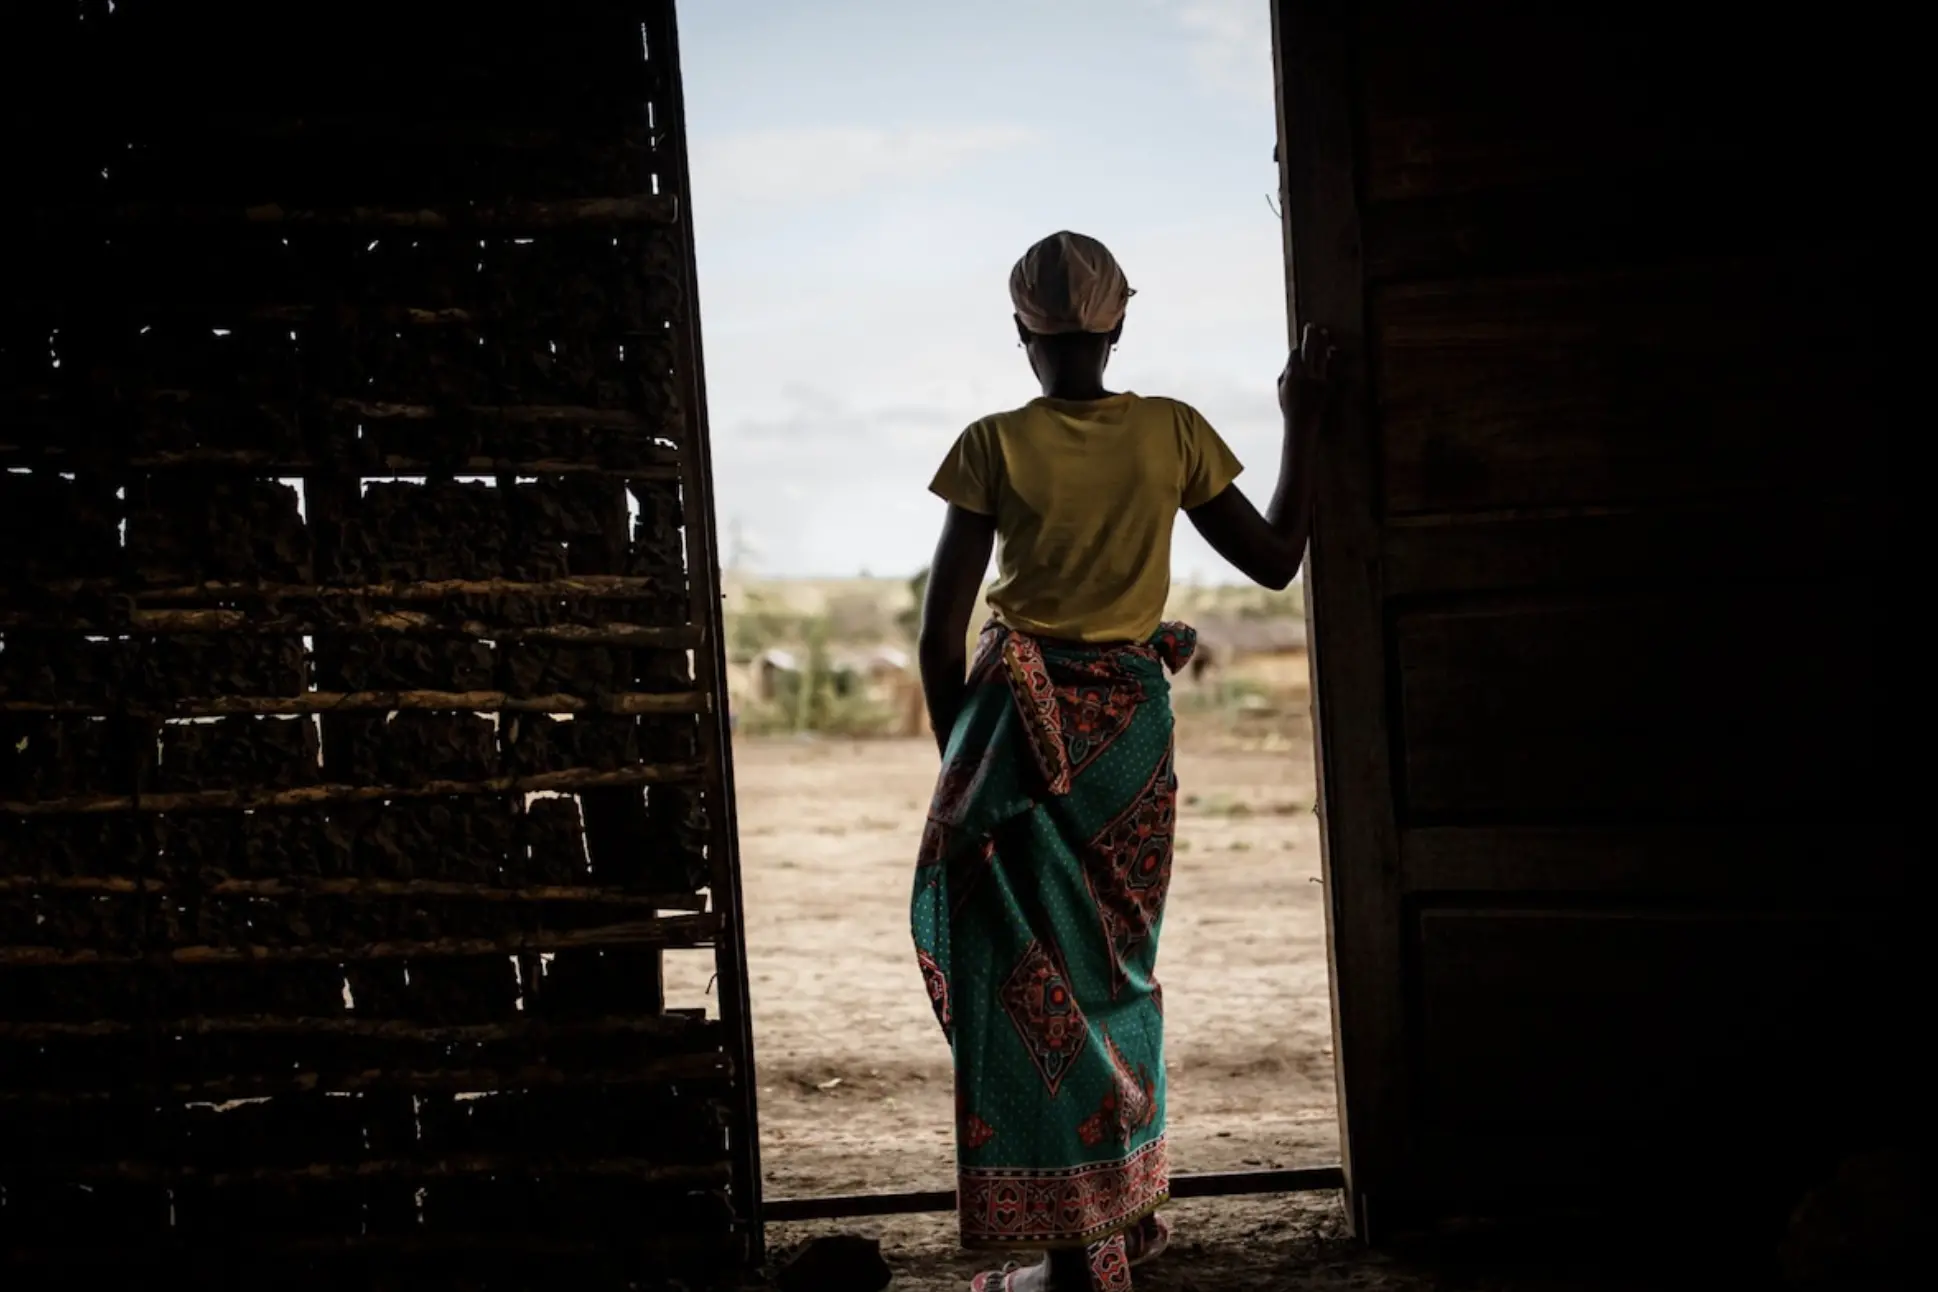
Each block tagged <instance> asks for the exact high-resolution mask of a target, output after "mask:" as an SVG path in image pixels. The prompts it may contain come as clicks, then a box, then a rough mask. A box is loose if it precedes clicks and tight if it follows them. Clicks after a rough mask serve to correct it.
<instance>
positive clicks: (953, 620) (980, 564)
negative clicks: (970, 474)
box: [916, 506, 996, 753]
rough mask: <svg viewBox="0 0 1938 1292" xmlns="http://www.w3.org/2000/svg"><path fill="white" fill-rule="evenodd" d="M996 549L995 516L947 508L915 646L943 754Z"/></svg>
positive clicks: (963, 684) (959, 707)
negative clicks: (974, 621) (972, 623)
mask: <svg viewBox="0 0 1938 1292" xmlns="http://www.w3.org/2000/svg"><path fill="white" fill-rule="evenodd" d="M995 545H996V518H995V517H994V516H984V515H982V514H980V513H979V512H973V511H970V510H969V509H968V508H966V507H956V506H951V507H950V508H949V514H948V516H947V517H945V518H944V519H943V521H942V537H941V538H939V539H937V540H936V544H935V560H934V561H933V562H932V563H931V564H930V566H929V585H928V589H927V590H926V592H924V594H923V596H922V632H921V640H920V643H919V645H918V646H917V648H916V654H917V658H918V659H919V660H920V661H921V667H922V698H923V699H924V700H925V701H926V702H927V704H928V706H929V725H930V726H931V727H933V728H934V729H935V743H936V747H937V748H938V749H940V750H942V751H944V752H945V753H946V752H947V750H948V748H949V733H950V732H951V731H953V730H954V729H955V725H956V715H957V714H958V713H960V712H961V711H962V698H963V695H964V694H965V692H966V690H967V680H968V673H969V661H968V658H967V655H968V643H969V619H970V616H972V615H974V614H975V613H976V598H977V597H978V596H979V595H980V594H981V592H982V580H983V575H985V574H987V573H988V572H989V554H990V552H991V551H993V550H994V548H995Z"/></svg>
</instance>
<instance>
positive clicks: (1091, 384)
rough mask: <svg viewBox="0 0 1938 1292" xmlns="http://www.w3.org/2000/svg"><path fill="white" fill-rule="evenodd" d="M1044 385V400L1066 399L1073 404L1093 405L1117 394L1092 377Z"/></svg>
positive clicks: (1047, 382) (1051, 382) (1053, 381)
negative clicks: (1092, 403)
mask: <svg viewBox="0 0 1938 1292" xmlns="http://www.w3.org/2000/svg"><path fill="white" fill-rule="evenodd" d="M1041 384H1042V387H1043V398H1045V399H1066V400H1069V401H1070V402H1072V403H1078V404H1084V403H1091V402H1094V401H1096V400H1099V399H1109V398H1110V397H1111V396H1112V395H1113V394H1115V393H1116V392H1114V391H1109V390H1105V389H1104V383H1103V382H1102V381H1101V380H1099V379H1097V378H1095V377H1090V378H1086V379H1083V380H1061V381H1058V380H1051V381H1045V382H1043V383H1041Z"/></svg>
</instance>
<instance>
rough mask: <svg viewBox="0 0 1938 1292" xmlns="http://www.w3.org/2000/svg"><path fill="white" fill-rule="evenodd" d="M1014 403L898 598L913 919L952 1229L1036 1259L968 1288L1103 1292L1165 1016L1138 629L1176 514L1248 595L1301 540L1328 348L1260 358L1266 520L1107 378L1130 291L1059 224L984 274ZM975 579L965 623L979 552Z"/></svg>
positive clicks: (1228, 457) (1166, 847) (1216, 453)
mask: <svg viewBox="0 0 1938 1292" xmlns="http://www.w3.org/2000/svg"><path fill="white" fill-rule="evenodd" d="M1009 286H1010V298H1011V301H1012V303H1013V304H1014V306H1015V310H1016V330H1017V336H1018V339H1019V343H1020V345H1021V347H1022V348H1023V350H1024V351H1025V352H1026V353H1027V354H1028V356H1029V361H1030V368H1031V370H1032V371H1034V372H1035V374H1036V377H1037V380H1038V381H1039V382H1040V383H1041V386H1042V390H1043V394H1042V397H1041V398H1038V399H1033V400H1031V401H1030V402H1029V403H1028V404H1025V405H1024V406H1023V407H1021V408H1019V409H1016V410H1014V411H1011V412H1006V413H998V414H996V415H995V416H993V417H987V418H984V419H983V420H981V421H979V422H976V423H975V424H974V425H972V426H970V427H969V428H968V429H967V430H966V431H964V432H963V433H962V435H961V436H960V438H958V439H957V441H956V443H955V446H954V448H953V449H952V450H951V451H950V453H949V455H948V457H947V458H946V460H945V461H944V462H943V464H942V467H941V469H940V470H939V471H937V473H936V475H935V480H934V483H933V484H932V485H931V486H930V487H931V489H932V490H933V492H935V493H936V494H937V495H939V496H940V497H941V498H942V500H943V501H944V502H946V503H948V504H949V510H948V516H947V519H946V520H944V522H943V526H942V537H941V540H940V541H939V543H938V544H937V546H936V552H935V559H934V562H933V565H932V567H931V572H930V576H929V583H928V589H927V592H926V595H925V599H924V604H923V611H922V631H921V663H922V685H923V690H924V693H925V696H926V699H927V703H928V711H929V718H930V722H931V725H932V726H933V728H934V730H935V734H936V739H937V741H938V743H939V744H940V746H941V749H942V763H943V766H942V774H941V777H940V779H939V781H938V782H937V785H936V791H935V797H934V800H933V802H932V803H931V805H930V808H929V816H928V824H927V827H926V828H925V830H924V832H923V838H922V847H921V855H920V857H919V859H918V861H917V869H916V877H915V894H914V900H913V907H912V917H913V925H914V933H915V945H916V953H917V959H918V961H919V963H920V965H921V969H922V975H923V979H924V981H925V982H926V984H927V987H928V991H929V999H930V1002H931V1003H932V1004H933V1006H934V1007H935V1013H936V1017H937V1019H938V1020H940V1022H941V1024H942V1028H943V1031H944V1033H945V1034H946V1035H947V1036H948V1039H949V1044H950V1048H951V1050H952V1052H953V1054H954V1058H955V1088H956V1110H957V1112H956V1161H957V1206H958V1218H959V1221H960V1224H961V1230H962V1239H963V1243H964V1245H965V1246H967V1247H970V1248H972V1249H995V1250H1007V1251H1037V1252H1045V1253H1047V1255H1046V1256H1045V1258H1044V1259H1043V1260H1042V1261H1041V1262H1039V1263H1037V1264H1034V1265H1031V1266H1028V1267H1026V1268H1020V1269H1019V1268H1016V1267H1015V1266H1013V1265H1012V1266H1010V1267H1007V1268H1005V1269H1004V1270H1002V1271H997V1272H992V1273H987V1274H982V1275H978V1276H977V1278H976V1280H975V1282H974V1283H973V1284H972V1287H973V1288H974V1289H975V1292H1005V1290H1006V1292H1050V1290H1051V1289H1059V1290H1061V1289H1069V1290H1072V1292H1082V1290H1084V1289H1120V1288H1129V1287H1130V1286H1131V1273H1130V1270H1131V1267H1132V1266H1133V1265H1136V1264H1141V1263H1142V1262H1143V1261H1145V1260H1148V1259H1150V1258H1151V1257H1153V1256H1156V1255H1157V1254H1158V1252H1159V1251H1161V1250H1162V1249H1163V1247H1164V1245H1165V1243H1166V1242H1167V1240H1168V1236H1169V1228H1168V1226H1167V1225H1165V1224H1164V1222H1163V1221H1162V1220H1161V1219H1160V1218H1159V1217H1158V1215H1157V1209H1158V1208H1159V1207H1160V1206H1161V1205H1163V1204H1164V1203H1165V1202H1166V1201H1167V1200H1168V1198H1169V1196H1170V1174H1169V1166H1168V1163H1167V1161H1166V1156H1165V1138H1164V1046H1163V1035H1164V1007H1163V996H1162V993H1161V991H1160V989H1159V987H1158V983H1157V979H1156V977H1155V976H1154V974H1153V969H1154V965H1155V961H1156V957H1157V942H1158V932H1159V929H1160V926H1161V924H1162V921H1163V915H1164V899H1165V893H1166V890H1167V889H1168V887H1169V883H1170V877H1171V842H1172V826H1173V821H1174V819H1175V813H1176V806H1177V778H1176V776H1175V774H1174V772H1173V770H1172V739H1171V734H1172V719H1171V704H1170V682H1169V679H1168V677H1167V670H1168V671H1169V672H1176V671H1177V670H1178V669H1179V668H1181V667H1182V666H1183V665H1184V664H1185V662H1186V661H1187V660H1188V659H1189V658H1190V655H1191V651H1192V648H1193V644H1194V638H1193V634H1192V631H1191V629H1190V628H1188V627H1186V626H1184V625H1182V624H1167V623H1163V622H1162V616H1163V611H1164V606H1165V602H1166V600H1167V599H1168V597H1169V594H1170V582H1171V578H1170V576H1171V532H1172V526H1173V524H1174V522H1175V520H1176V517H1177V514H1178V512H1179V511H1183V512H1184V514H1185V515H1187V516H1189V517H1190V518H1191V522H1192V524H1193V525H1195V526H1196V527H1197V529H1198V531H1199V532H1200V533H1201V534H1203V535H1204V537H1205V539H1206V540H1207V541H1208V542H1209V543H1210V544H1211V546H1212V547H1213V549H1215V550H1216V551H1217V552H1218V553H1219V554H1220V555H1221V556H1223V557H1224V558H1225V559H1226V560H1228V561H1230V562H1231V563H1232V564H1233V565H1234V566H1236V567H1237V568H1238V569H1239V570H1240V571H1241V572H1243V573H1244V574H1246V575H1247V576H1249V577H1250V578H1252V579H1254V580H1256V581H1257V582H1259V583H1262V584H1264V585H1265V586H1267V587H1270V588H1284V587H1285V586H1286V585H1287V584H1289V583H1290V582H1291V581H1292V578H1293V576H1294V575H1295V574H1296V573H1297V572H1298V569H1299V564H1300V562H1301V561H1302V560H1303V557H1304V551H1305V545H1306V532H1307V528H1308V523H1309V519H1310V513H1311V507H1310V495H1311V474H1310V462H1311V459H1312V455H1313V451H1314V448H1315V446H1316V444H1317V442H1318V439H1319V432H1320V423H1321V421H1322V418H1323V412H1324V402H1325V401H1324V380H1325V376H1326V372H1327V368H1328V364H1329V363H1330V361H1331V358H1332V352H1331V348H1330V346H1329V345H1328V343H1327V340H1326V338H1325V336H1324V334H1323V333H1321V332H1318V331H1316V330H1314V329H1310V328H1308V329H1307V330H1306V333H1305V335H1304V336H1303V337H1302V338H1301V344H1300V350H1299V353H1298V354H1295V355H1294V356H1293V357H1292V359H1291V361H1290V362H1288V363H1287V365H1286V369H1285V371H1284V373H1283V374H1281V376H1280V377H1279V402H1280V407H1281V408H1282V410H1283V411H1284V415H1285V444H1284V451H1283V458H1282V462H1281V465H1280V471H1279V482H1278V488H1277V489H1276V491H1275V492H1274V493H1273V495H1272V501H1271V504H1270V505H1269V506H1268V507H1267V508H1266V512H1265V514H1264V515H1260V514H1259V512H1258V510H1257V508H1256V507H1254V506H1253V505H1252V503H1251V502H1250V501H1249V500H1248V499H1247V498H1246V497H1245V495H1244V494H1243V493H1242V492H1241V491H1240V490H1239V489H1238V487H1237V486H1236V485H1235V484H1234V483H1233V481H1234V480H1235V479H1236V477H1237V476H1238V473H1239V470H1240V466H1239V463H1238V460H1237V458H1236V457H1234V456H1233V454H1232V452H1231V450H1230V449H1229V448H1227V447H1226V445H1225V443H1224V441H1223V440H1222V439H1220V438H1219V436H1218V433H1217V432H1216V431H1214V430H1212V428H1211V426H1210V425H1209V424H1208V423H1207V422H1206V421H1205V420H1204V418H1203V417H1201V416H1199V414H1198V413H1197V412H1196V411H1195V410H1194V409H1192V408H1191V407H1190V406H1189V405H1187V404H1183V403H1180V402H1178V401H1177V400H1172V399H1163V398H1155V397H1149V396H1140V395H1135V394H1131V393H1129V392H1123V393H1115V392H1112V391H1110V390H1107V389H1105V387H1104V384H1103V381H1104V369H1105V366H1106V365H1107V364H1108V362H1109V359H1110V354H1111V351H1112V350H1114V349H1115V348H1116V345H1117V341H1118V338H1119V337H1120V336H1121V335H1122V334H1123V330H1124V314H1125V308H1126V306H1127V304H1128V303H1129V300H1130V297H1131V294H1132V293H1131V289H1130V287H1129V285H1128V284H1127V283H1126V281H1125V278H1124V273H1123V270H1122V269H1121V268H1119V266H1118V264H1117V262H1116V260H1115V259H1114V258H1113V257H1112V256H1111V254H1110V252H1109V251H1108V250H1106V249H1105V248H1104V246H1103V245H1102V244H1101V243H1099V242H1097V241H1096V240H1095V239H1092V238H1087V237H1084V236H1082V235H1080V234H1075V233H1069V232H1063V233H1057V234H1054V235H1052V236H1051V237H1048V238H1045V239H1044V240H1043V241H1042V242H1039V243H1037V244H1036V245H1035V246H1034V247H1031V248H1030V249H1029V251H1028V252H1027V253H1025V254H1024V256H1023V258H1022V259H1021V260H1020V261H1018V262H1017V264H1016V268H1015V269H1014V271H1013V272H1012V273H1011V275H1010V284H1009ZM999 537H1000V539H1001V544H1000V547H999V548H997V551H998V561H997V567H998V569H997V573H998V577H997V580H996V583H995V585H994V587H993V588H992V589H991V591H990V593H989V608H990V611H991V618H990V621H989V625H988V627H987V628H986V629H985V630H984V631H983V634H982V638H981V643H980V645H979V646H978V648H977V650H976V655H975V660H974V663H973V665H971V664H970V663H969V661H968V660H967V658H966V656H967V653H968V652H967V650H966V643H967V639H968V635H969V624H970V619H971V616H972V615H973V614H974V613H975V609H976V601H977V597H978V593H979V592H980V590H981V586H982V580H983V575H984V573H985V571H986V570H987V569H988V566H989V559H990V553H991V549H992V547H996V540H997V539H998V538H999Z"/></svg>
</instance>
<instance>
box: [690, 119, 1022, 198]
mask: <svg viewBox="0 0 1938 1292" xmlns="http://www.w3.org/2000/svg"><path fill="white" fill-rule="evenodd" d="M1035 138H1036V134H1035V132H1034V131H1032V130H1028V129H1025V128H1023V127H1020V126H1006V125H987V126H970V127H957V128H942V127H932V128H919V129H910V130H879V129H873V128H869V127H865V126H846V127H817V128H801V129H781V130H756V131H748V132H745V133H741V134H732V135H722V136H716V137H714V138H711V139H709V138H704V137H703V138H700V139H697V140H695V141H694V144H693V164H694V177H693V189H694V195H695V197H696V198H697V199H698V200H700V201H701V202H703V203H705V205H706V206H707V207H708V208H710V209H712V208H718V207H736V206H749V205H776V206H789V207H798V206H800V205H801V204H802V203H806V202H826V201H834V200H837V199H840V198H844V197H851V196H853V195H855V194H857V193H865V192H870V191H873V190H876V189H879V188H881V187H884V186H887V185H895V184H907V183H919V182H922V181H927V180H934V179H937V178H939V177H941V176H943V175H947V174H949V173H950V172H951V171H954V170H957V169H959V168H961V167H962V166H964V165H967V164H968V163H969V162H971V161H973V160H975V159H976V158H978V157H981V156H985V155H987V154H990V153H998V152H1005V151H1008V150H1010V149H1013V148H1018V147H1021V146H1023V145H1025V144H1027V143H1029V142H1031V141H1032V140H1033V139H1035Z"/></svg>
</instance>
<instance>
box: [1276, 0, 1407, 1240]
mask: <svg viewBox="0 0 1938 1292" xmlns="http://www.w3.org/2000/svg"><path fill="white" fill-rule="evenodd" d="M1272 37H1273V52H1274V62H1275V66H1276V68H1277V80H1278V102H1279V157H1280V167H1281V170H1280V183H1281V187H1282V189H1283V193H1284V207H1283V210H1284V225H1285V238H1286V264H1287V267H1288V272H1287V279H1288V283H1287V287H1288V297H1289V299H1288V305H1289V312H1290V317H1291V335H1292V337H1293V338H1294V339H1295V342H1296V338H1297V336H1298V334H1299V329H1300V328H1301V326H1302V325H1303V324H1305V323H1313V324H1317V325H1321V326H1324V327H1327V328H1329V329H1331V330H1332V332H1333V334H1334V337H1335V339H1336V341H1337V344H1338V345H1339V347H1340V351H1341V353H1342V355H1344V357H1345V359H1346V363H1347V369H1346V374H1345V380H1344V388H1343V390H1342V391H1341V397H1340V400H1339V406H1338V407H1339V414H1338V418H1337V421H1336V422H1335V423H1334V425H1333V426H1332V427H1331V429H1330V431H1329V433H1328V435H1327V437H1326V440H1325V444H1324V447H1323V451H1322V455H1321V458H1320V460H1319V462H1318V463H1317V471H1318V475H1317V480H1316V492H1317V504H1316V508H1315V512H1314V519H1313V527H1312V540H1311V542H1312V547H1311V553H1310V557H1309V560H1308V564H1307V568H1306V579H1305V583H1306V602H1307V619H1308V622H1309V623H1310V624H1311V625H1312V638H1311V642H1312V646H1311V651H1310V660H1311V665H1310V666H1311V669H1312V706H1313V729H1314V732H1315V735H1316V739H1317V741H1318V745H1319V750H1318V753H1319V757H1318V775H1319V804H1320V826H1321V829H1320V849H1321V865H1322V873H1323V874H1324V877H1325V884H1326V894H1327V899H1328V900H1327V903H1326V937H1327V946H1328V953H1329V958H1330V961H1331V969H1332V997H1333V1030H1334V1033H1335V1047H1334V1052H1335V1062H1336V1064H1337V1068H1338V1090H1339V1118H1340V1139H1341V1144H1342V1147H1343V1150H1344V1165H1345V1171H1346V1185H1347V1195H1348V1198H1349V1200H1350V1203H1351V1210H1352V1216H1353V1223H1354V1227H1355V1231H1356V1232H1357V1233H1358V1234H1359V1235H1360V1236H1361V1237H1363V1238H1367V1239H1369V1240H1371V1239H1374V1238H1376V1237H1377V1236H1378V1235H1379V1233H1380V1230H1381V1226H1382V1224H1383V1223H1384V1222H1383V1217H1382V1216H1381V1214H1380V1213H1379V1210H1378V1198H1379V1195H1380V1192H1381V1190H1382V1189H1383V1188H1384V1187H1385V1186H1386V1184H1387V1182H1388V1181H1391V1180H1393V1179H1395V1178H1396V1177H1397V1176H1398V1174H1399V1172H1400V1171H1401V1169H1402V1166H1403V1161H1404V1154H1405V1151H1406V1143H1407V1127H1406V1125H1405V1122H1404V1117H1405V1114H1406V1107H1405V1100H1404V1097H1403V1096H1404V1090H1405V1084H1404V1082H1405V1076H1406V1073H1405V1068H1404V1061H1405V1055H1404V1045H1403V1038H1404V1032H1403V1025H1404V1020H1403V1018H1402V1016H1401V1001H1402V995H1401V980H1400V972H1401V955H1400V869H1399V844H1398V836H1397V831H1396V829H1395V822H1394V815H1393V810H1394V801H1393V793H1392V788H1393V787H1392V768H1391V754H1390V749H1391V745H1390V740H1389V736H1388V721H1389V719H1388V694H1387V680H1386V662H1387V642H1386V626H1385V622H1384V616H1383V607H1382V598H1383V588H1382V573H1381V555H1380V552H1381V543H1380V531H1381V515H1380V502H1379V462H1378V449H1377V428H1376V426H1375V423H1374V420H1373V415H1372V404H1371V400H1370V398H1369V393H1368V392H1369V390H1370V388H1371V386H1372V383H1373V382H1374V381H1375V380H1376V378H1377V374H1376V373H1373V372H1370V371H1368V370H1367V367H1366V364H1367V358H1366V356H1367V353H1368V350H1367V345H1366V292H1365V279H1364V273H1363V269H1362V266H1361V261H1360V221H1359V201H1358V189H1359V178H1360V177H1359V163H1358V138H1357V136H1358V126H1359V123H1358V121H1357V120H1356V112H1355V110H1354V104H1355V102H1356V98H1355V95H1354V93H1353V89H1352V81H1351V76H1350V71H1351V59H1352V49H1351V40H1352V30H1351V6H1350V5H1349V4H1348V3H1347V2H1346V0H1276V2H1275V3H1274V4H1273V6H1272ZM1335 714H1336V715H1339V719H1340V720H1339V721H1336V722H1334V721H1328V719H1329V717H1331V716H1332V715H1335Z"/></svg>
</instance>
